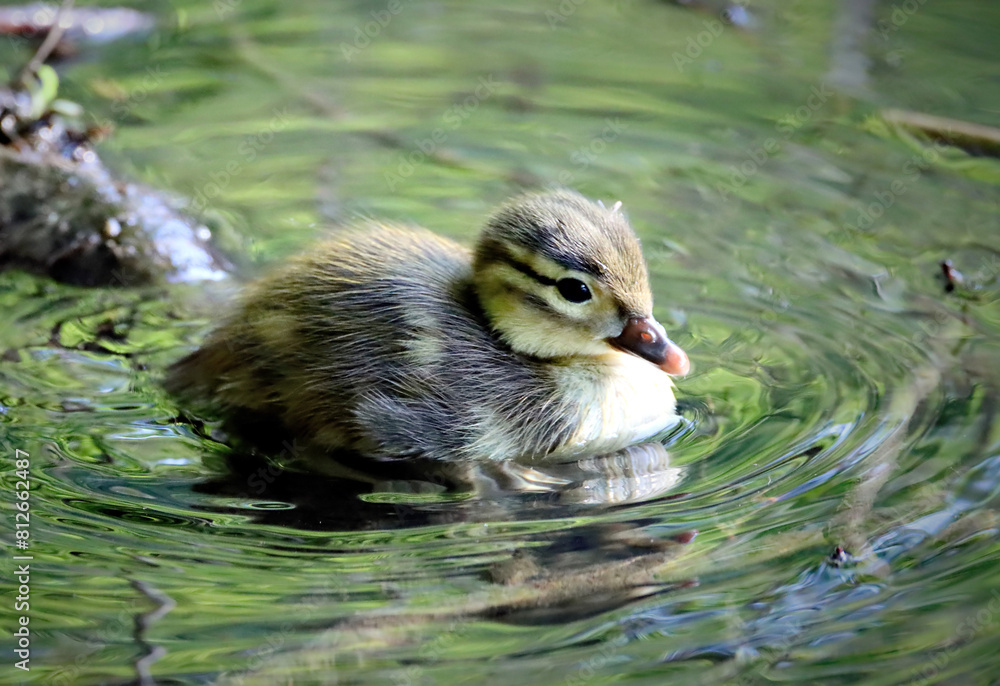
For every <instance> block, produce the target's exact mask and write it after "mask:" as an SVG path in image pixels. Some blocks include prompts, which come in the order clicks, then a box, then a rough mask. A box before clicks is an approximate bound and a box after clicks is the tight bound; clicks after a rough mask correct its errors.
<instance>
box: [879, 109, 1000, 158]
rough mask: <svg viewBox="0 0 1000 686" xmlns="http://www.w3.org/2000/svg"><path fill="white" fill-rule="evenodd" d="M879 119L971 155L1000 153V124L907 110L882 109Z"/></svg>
mask: <svg viewBox="0 0 1000 686" xmlns="http://www.w3.org/2000/svg"><path fill="white" fill-rule="evenodd" d="M882 119H884V120H885V121H886V122H888V123H889V124H894V125H896V126H900V127H902V128H904V129H907V130H908V131H914V132H916V133H920V134H923V135H925V136H927V137H929V138H931V139H932V140H935V141H939V142H941V143H946V144H948V145H951V146H954V147H956V148H961V149H962V150H965V151H966V152H968V153H970V154H972V155H989V156H990V157H1000V128H997V127H995V126H987V125H985V124H975V123H972V122H967V121H962V120H960V119H951V118H950V117H938V116H936V115H933V114H924V113H923V112H911V111H909V110H895V109H890V110H883V111H882Z"/></svg>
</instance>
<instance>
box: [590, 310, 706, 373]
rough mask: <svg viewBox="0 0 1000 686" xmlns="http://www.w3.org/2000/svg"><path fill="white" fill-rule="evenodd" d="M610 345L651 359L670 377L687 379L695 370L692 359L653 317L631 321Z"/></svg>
mask: <svg viewBox="0 0 1000 686" xmlns="http://www.w3.org/2000/svg"><path fill="white" fill-rule="evenodd" d="M608 343H610V344H611V345H612V346H614V347H615V348H618V349H619V350H624V351H625V352H630V353H632V354H634V355H638V356H639V357H641V358H643V359H644V360H649V361H650V362H652V363H653V364H655V365H656V366H657V367H659V368H660V369H662V370H663V371H665V372H666V373H667V374H672V375H674V376H684V375H685V374H687V373H688V371H689V370H690V369H691V362H690V360H688V356H687V355H686V354H685V353H684V351H683V350H681V349H680V348H679V347H678V346H677V344H676V343H674V342H673V341H671V340H670V339H669V338H667V332H666V331H664V329H663V326H662V325H661V324H660V322H658V321H656V320H655V319H653V318H652V317H632V318H630V319H629V320H628V322H627V323H626V324H625V328H624V329H622V332H621V334H620V335H619V336H616V337H615V338H609V339H608Z"/></svg>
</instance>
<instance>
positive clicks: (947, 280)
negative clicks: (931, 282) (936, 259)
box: [941, 260, 965, 293]
mask: <svg viewBox="0 0 1000 686" xmlns="http://www.w3.org/2000/svg"><path fill="white" fill-rule="evenodd" d="M941 275H942V276H943V277H944V292H945V293H951V292H952V291H954V290H955V288H956V287H957V286H961V285H962V283H963V282H964V281H965V277H963V276H962V272H960V271H958V270H957V269H955V267H954V266H953V265H952V263H951V260H944V261H943V262H941Z"/></svg>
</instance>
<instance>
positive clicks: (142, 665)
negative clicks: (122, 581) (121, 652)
mask: <svg viewBox="0 0 1000 686" xmlns="http://www.w3.org/2000/svg"><path fill="white" fill-rule="evenodd" d="M130 583H131V584H132V587H133V588H134V589H136V590H137V591H139V593H142V594H143V595H144V596H146V597H147V598H149V600H151V601H152V602H154V603H157V607H155V608H154V609H152V610H150V611H149V612H144V613H143V614H141V615H136V618H135V633H134V636H135V642H136V643H138V644H139V645H140V646H142V648H143V650H145V651H146V652H145V654H144V655H143V656H142V657H140V658H139V659H137V660H136V661H135V671H136V676H137V683H138V684H139V686H154V685H155V684H156V681H155V680H154V679H153V674H152V672H150V669H149V668H150V667H151V666H152V665H153V663H155V662H156V661H157V660H159V659H160V658H161V657H163V656H164V655H166V654H167V650H166V648H164V647H163V646H160V645H153V644H151V643H150V642H149V641H148V640H147V638H146V634H147V632H148V631H149V629H150V627H152V626H153V625H154V624H155V623H156V622H158V621H159V620H160V619H162V618H163V617H164V616H166V614H167V613H168V612H170V611H171V610H173V609H174V608H175V607H177V603H176V602H175V601H174V599H173V598H171V597H170V596H168V595H167V594H166V593H164V592H163V591H160V590H159V589H156V588H153V587H152V586H150V585H149V584H147V583H146V582H144V581H139V580H137V579H133V580H131V582H130Z"/></svg>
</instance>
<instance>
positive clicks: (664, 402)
mask: <svg viewBox="0 0 1000 686" xmlns="http://www.w3.org/2000/svg"><path fill="white" fill-rule="evenodd" d="M601 362H602V364H599V365H598V364H594V365H589V364H588V365H584V364H575V365H567V366H565V367H563V368H562V369H560V370H559V383H560V385H561V386H562V388H563V389H564V391H563V392H564V393H565V394H566V396H567V397H570V398H573V399H575V400H577V401H578V402H579V403H580V406H581V414H580V424H579V428H578V430H577V431H576V433H575V434H574V436H573V437H572V438H571V439H570V440H569V441H568V442H567V444H566V446H565V448H564V449H563V450H560V451H559V453H560V454H574V453H581V452H587V453H601V452H610V451H613V450H618V449H620V448H623V447H625V446H627V445H631V444H632V443H636V442H638V441H642V440H645V439H647V438H650V437H651V436H655V435H656V434H658V433H660V432H661V431H663V430H665V429H667V428H668V427H670V426H671V425H673V424H674V423H675V422H676V421H677V415H676V414H675V412H674V405H675V403H674V392H673V383H672V382H671V380H670V377H669V376H668V375H667V373H666V372H664V371H662V370H660V369H658V368H657V367H655V366H654V365H652V364H650V363H649V362H646V361H645V360H642V359H639V358H638V357H636V356H635V355H629V354H627V353H619V352H613V353H609V354H608V355H606V356H604V357H603V358H602V359H601Z"/></svg>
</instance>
